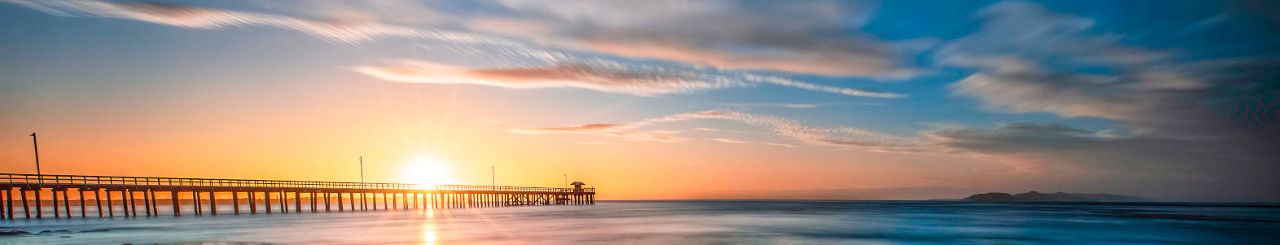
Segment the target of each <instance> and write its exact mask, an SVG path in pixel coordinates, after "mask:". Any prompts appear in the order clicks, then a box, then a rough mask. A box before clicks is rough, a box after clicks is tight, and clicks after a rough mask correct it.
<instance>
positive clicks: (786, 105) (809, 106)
mask: <svg viewBox="0 0 1280 245" xmlns="http://www.w3.org/2000/svg"><path fill="white" fill-rule="evenodd" d="M720 105H721V106H725V107H777V108H789V109H814V108H822V107H829V106H841V105H859V106H880V105H884V104H882V103H875V102H857V103H850V102H831V103H720Z"/></svg>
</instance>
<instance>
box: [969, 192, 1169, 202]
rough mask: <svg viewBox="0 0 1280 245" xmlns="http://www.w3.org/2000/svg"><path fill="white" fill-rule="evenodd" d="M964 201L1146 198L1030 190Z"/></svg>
mask: <svg viewBox="0 0 1280 245" xmlns="http://www.w3.org/2000/svg"><path fill="white" fill-rule="evenodd" d="M961 200H963V201H971V202H1137V201H1145V200H1146V199H1144V198H1141V197H1135V196H1122V195H1115V194H1105V193H1099V194H1087V193H1065V192H1057V193H1040V192H1036V191H1029V192H1027V193H1021V194H1012V195H1011V194H1009V193H1001V192H991V193H984V194H976V195H972V196H969V197H966V198H964V199H961Z"/></svg>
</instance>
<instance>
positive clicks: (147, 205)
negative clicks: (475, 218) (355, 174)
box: [0, 174, 595, 220]
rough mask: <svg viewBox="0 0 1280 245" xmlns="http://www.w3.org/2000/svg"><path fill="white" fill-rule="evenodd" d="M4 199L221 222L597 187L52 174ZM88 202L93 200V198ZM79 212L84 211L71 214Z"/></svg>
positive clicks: (578, 201)
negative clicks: (219, 218)
mask: <svg viewBox="0 0 1280 245" xmlns="http://www.w3.org/2000/svg"><path fill="white" fill-rule="evenodd" d="M575 184H580V183H575ZM46 191H47V192H46ZM0 192H3V193H0V205H3V206H0V219H7V220H13V219H15V218H17V216H18V215H21V216H22V218H23V219H32V218H35V219H43V218H46V216H47V215H45V212H44V208H45V206H46V205H43V204H45V203H44V202H43V200H44V199H43V197H44V195H43V194H45V193H48V194H51V195H48V197H49V200H51V201H52V203H51V204H52V205H49V206H50V207H51V208H52V209H53V213H52V215H53V217H52V218H73V217H76V216H78V218H88V217H90V216H93V215H95V214H94V213H90V212H89V210H90V209H92V210H93V211H96V215H97V216H96V217H99V218H103V217H115V216H116V215H117V212H119V215H120V216H121V217H152V216H160V215H161V213H166V214H168V213H172V215H173V216H182V215H184V214H186V215H218V212H219V211H222V212H223V214H228V213H226V212H227V211H228V210H219V209H218V204H228V203H227V202H230V203H229V204H231V207H232V208H231V210H230V211H231V213H230V214H244V213H247V214H259V213H266V214H270V213H272V212H273V211H275V212H278V213H289V212H293V213H303V212H311V213H316V212H355V211H372V210H379V209H381V210H400V209H403V210H410V209H422V210H426V209H445V208H480V207H510V206H536V205H593V204H595V188H581V185H576V187H575V188H549V187H519V186H478V185H437V186H422V185H416V184H400V183H361V182H332V181H289V180H248V179H202V178H165V177H126V176H83V175H48V174H46V175H36V174H0ZM71 192H75V193H76V194H77V195H76V200H74V201H73V200H72V199H71V198H70V195H69V194H68V193H71ZM15 196H16V198H18V199H15ZM90 196H92V197H93V198H92V199H89V198H88V197H90ZM104 197H105V199H104ZM33 201H34V202H33ZM104 201H105V202H104ZM242 203H245V204H248V210H241V207H242V205H241V204H242ZM304 204H305V205H304ZM73 206H74V207H76V210H77V211H78V212H72V207H73ZM138 206H142V207H141V208H139V207H138ZM273 206H274V208H275V209H273ZM304 206H305V207H304ZM379 206H381V207H379ZM162 208H163V209H164V212H161V210H162ZM19 209H20V210H19ZM139 211H141V213H140V212H139ZM73 214H74V215H73Z"/></svg>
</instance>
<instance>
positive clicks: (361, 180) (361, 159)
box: [360, 156, 364, 185]
mask: <svg viewBox="0 0 1280 245" xmlns="http://www.w3.org/2000/svg"><path fill="white" fill-rule="evenodd" d="M360 185H364V156H360Z"/></svg>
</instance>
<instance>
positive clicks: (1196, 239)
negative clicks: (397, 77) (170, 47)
mask: <svg viewBox="0 0 1280 245" xmlns="http://www.w3.org/2000/svg"><path fill="white" fill-rule="evenodd" d="M219 209H220V210H222V211H221V212H220V213H219V215H217V216H210V215H204V216H194V215H189V214H188V215H184V216H182V217H171V216H168V214H166V213H165V212H161V214H165V215H164V216H161V217H152V218H147V217H141V218H121V217H116V218H88V219H81V218H75V219H70V220H68V219H61V220H54V219H45V220H34V219H33V220H23V219H18V220H13V221H0V232H4V233H5V234H6V235H0V244H120V243H144V244H145V243H285V244H318V243H319V244H323V243H377V244H1280V206H1276V205H1234V204H1198V203H1129V204H1108V203H969V202H953V201H602V202H599V203H597V204H596V205H592V206H530V207H504V208H470V209H446V210H433V211H426V210H411V211H406V210H398V211H396V210H393V211H364V212H350V211H348V212H344V213H337V212H336V209H335V210H334V211H335V212H332V213H323V212H321V213H309V212H304V213H300V214H297V213H289V214H280V213H275V214H262V213H259V214H257V215H248V214H241V215H232V214H230V210H231V206H230V205H225V206H224V207H220V208H219ZM45 211H46V212H49V209H46V210H45ZM72 211H73V213H74V214H75V215H77V216H79V212H78V210H75V209H73V210H72ZM91 213H94V214H96V212H95V211H92V210H91ZM50 214H51V213H50ZM117 214H119V213H117ZM46 215H49V214H46ZM19 217H21V212H20V210H19Z"/></svg>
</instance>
